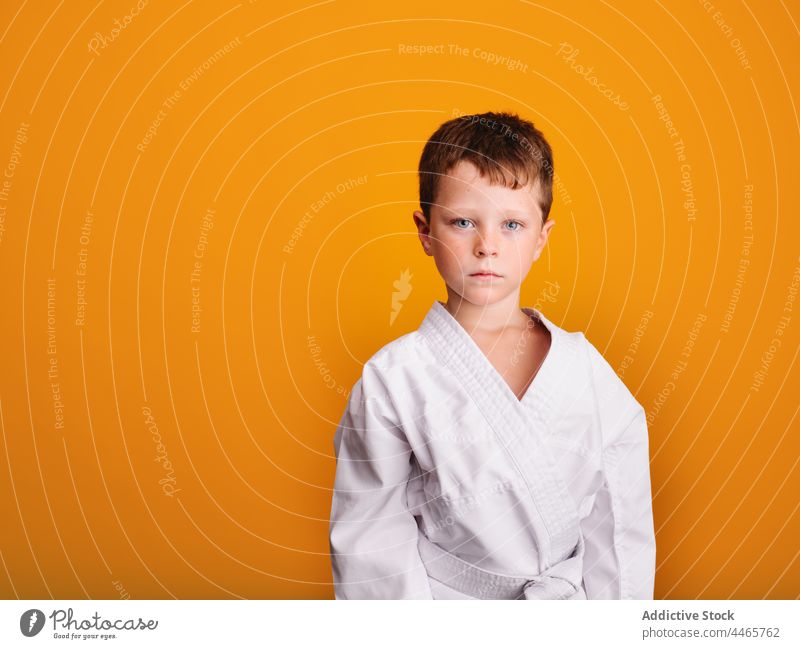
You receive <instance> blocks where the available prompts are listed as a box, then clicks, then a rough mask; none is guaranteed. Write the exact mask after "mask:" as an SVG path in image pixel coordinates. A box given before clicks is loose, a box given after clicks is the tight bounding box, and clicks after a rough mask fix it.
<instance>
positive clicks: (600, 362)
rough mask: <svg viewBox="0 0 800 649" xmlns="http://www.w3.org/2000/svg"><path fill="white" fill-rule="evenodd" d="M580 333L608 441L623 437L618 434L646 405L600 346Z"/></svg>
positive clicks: (640, 413) (608, 442) (642, 411)
mask: <svg viewBox="0 0 800 649" xmlns="http://www.w3.org/2000/svg"><path fill="white" fill-rule="evenodd" d="M581 337H582V339H583V346H584V349H585V351H586V355H587V357H588V362H589V368H590V371H591V375H592V385H593V386H594V391H595V398H596V400H597V407H598V412H599V413H600V419H601V424H602V426H603V428H604V437H605V442H606V443H607V444H610V443H614V442H615V441H621V440H620V438H619V435H621V434H622V433H624V431H625V429H626V428H627V427H628V425H629V424H630V423H631V422H632V421H633V420H634V419H635V418H636V417H638V416H644V408H643V407H642V405H641V404H640V403H639V402H638V401H637V400H636V397H635V396H634V395H633V393H632V392H631V391H630V389H629V388H628V386H627V385H626V384H625V382H624V381H623V380H622V379H621V378H620V377H619V375H618V374H617V373H616V372H615V371H614V368H613V367H611V365H610V364H609V362H608V361H607V360H606V359H605V358H604V357H603V355H602V354H601V353H600V352H599V351H598V349H597V348H596V347H595V346H594V345H593V344H592V343H591V342H590V341H589V340H588V339H587V338H586V336H585V335H583V334H581Z"/></svg>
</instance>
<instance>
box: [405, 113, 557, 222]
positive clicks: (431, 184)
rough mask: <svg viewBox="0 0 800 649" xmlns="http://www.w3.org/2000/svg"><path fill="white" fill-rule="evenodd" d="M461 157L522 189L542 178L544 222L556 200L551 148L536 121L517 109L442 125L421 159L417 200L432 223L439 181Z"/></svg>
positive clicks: (486, 173) (495, 180) (493, 178)
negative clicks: (515, 112)
mask: <svg viewBox="0 0 800 649" xmlns="http://www.w3.org/2000/svg"><path fill="white" fill-rule="evenodd" d="M462 160H466V161H468V162H471V163H472V164H474V165H475V166H476V167H477V168H478V171H479V172H480V175H481V176H483V177H486V176H488V178H489V182H490V183H492V184H503V185H505V186H506V187H508V188H509V189H518V188H520V187H525V186H527V185H531V187H534V186H535V183H536V182H537V180H538V182H539V187H540V188H541V202H540V204H539V205H540V207H541V208H542V223H544V222H546V221H547V218H548V216H549V215H550V207H551V205H552V204H553V152H552V150H551V149H550V144H549V143H548V142H547V140H546V139H545V137H544V135H543V134H542V132H541V131H539V129H537V128H536V127H535V126H534V125H533V123H532V122H529V121H528V120H525V119H522V118H521V117H519V115H515V114H514V113H507V112H501V113H481V114H474V115H462V116H461V117H456V118H454V119H451V120H449V121H447V122H445V123H444V124H442V125H441V126H440V127H439V128H438V129H437V130H436V132H435V133H434V134H433V135H431V137H430V138H429V139H428V141H427V143H426V144H425V147H424V148H423V150H422V156H421V157H420V160H419V202H420V207H422V213H423V214H424V215H425V220H426V221H427V223H428V224H430V222H431V206H432V205H433V204H434V201H435V198H436V190H437V188H438V186H439V180H440V178H441V177H442V176H444V175H446V174H447V172H448V171H450V170H451V169H452V168H453V167H455V166H456V165H457V164H458V163H459V162H461V161H462Z"/></svg>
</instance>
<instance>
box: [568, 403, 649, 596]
mask: <svg viewBox="0 0 800 649" xmlns="http://www.w3.org/2000/svg"><path fill="white" fill-rule="evenodd" d="M603 465H604V475H605V480H604V483H603V485H602V487H601V488H600V490H599V491H598V492H597V496H596V498H595V502H594V508H593V509H592V511H591V513H590V514H589V516H588V517H587V518H586V519H584V520H583V521H582V523H581V530H582V532H583V535H584V541H585V543H586V554H585V555H584V577H583V582H584V588H585V590H586V597H587V598H588V599H653V582H654V579H655V557H656V543H655V534H654V532H653V512H652V498H651V493H650V457H649V453H648V440H647V424H646V420H645V414H644V410H643V409H642V408H641V407H640V408H639V410H638V411H637V413H636V414H635V415H634V417H633V419H632V420H631V421H630V422H629V423H628V424H627V425H626V426H624V428H623V430H622V433H621V434H620V435H619V436H618V438H617V440H616V441H615V443H614V444H612V445H610V446H608V447H607V448H605V449H604V450H603Z"/></svg>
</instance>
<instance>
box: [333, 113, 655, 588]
mask: <svg viewBox="0 0 800 649" xmlns="http://www.w3.org/2000/svg"><path fill="white" fill-rule="evenodd" d="M552 182H553V161H552V153H551V150H550V146H549V144H548V143H547V141H546V140H545V138H544V136H543V135H542V133H541V132H540V131H538V130H537V129H536V128H535V127H534V125H533V124H532V123H530V122H528V121H526V120H523V119H521V118H519V117H518V116H516V115H513V114H509V113H499V114H498V113H485V114H483V115H467V116H465V117H462V118H456V119H452V120H450V121H448V122H446V123H444V124H443V125H442V126H440V127H439V129H438V130H437V131H436V132H435V133H434V134H433V135H432V136H431V138H430V140H428V142H427V144H426V145H425V148H424V150H423V152H422V157H421V159H420V165H419V184H420V205H421V207H422V211H421V212H420V211H415V212H414V221H415V224H416V226H417V229H418V231H419V238H420V241H421V242H422V246H423V249H424V250H425V253H426V254H427V255H429V256H432V257H433V258H434V261H435V263H436V267H437V269H438V270H439V273H440V274H441V276H442V278H443V279H444V281H445V285H446V288H447V303H446V304H443V303H441V302H439V301H437V302H435V303H434V304H433V306H432V307H431V309H430V311H429V312H428V314H427V315H426V316H425V319H424V321H423V322H422V325H421V326H420V328H419V330H417V331H414V332H412V333H409V334H406V335H405V336H402V337H400V338H398V339H397V340H395V341H393V342H391V343H389V344H388V345H386V346H385V347H383V348H382V349H381V350H380V351H378V352H377V353H376V354H375V355H374V356H373V357H372V358H371V359H370V360H369V361H368V362H367V363H366V364H365V365H364V368H363V372H362V376H361V378H360V379H359V380H358V381H357V382H356V384H355V386H354V388H353V390H352V392H351V394H350V397H349V401H348V404H347V407H346V409H345V412H344V415H343V417H342V419H341V422H340V423H339V427H338V428H337V430H336V434H335V436H334V449H335V452H336V457H337V466H336V480H335V485H334V494H333V502H332V509H331V523H330V542H331V555H332V563H333V577H334V587H335V593H336V597H337V599H419V598H423V599H587V598H588V599H615V598H616V599H652V597H653V580H654V572H655V536H654V532H653V517H652V503H651V494H650V473H649V456H648V438H647V427H646V422H645V414H644V410H643V408H642V407H641V406H640V405H639V404H638V403H637V401H636V400H635V399H634V397H633V396H632V395H631V393H630V392H629V391H628V389H627V388H626V387H625V385H624V384H623V383H622V381H621V380H620V379H619V378H618V377H617V375H616V374H615V373H614V371H613V370H612V369H611V367H610V366H609V365H608V363H607V362H606V361H605V360H604V359H603V357H602V356H601V355H600V353H599V352H598V351H597V350H596V349H595V348H594V346H593V345H592V344H591V343H589V341H587V340H586V338H585V337H584V335H583V334H582V333H579V332H575V333H571V332H567V331H565V330H563V329H561V328H559V327H557V326H556V325H555V324H553V323H552V322H550V320H548V319H547V318H546V317H545V316H544V314H542V313H541V312H540V311H538V310H537V309H533V308H520V307H519V294H520V285H521V283H522V281H523V280H524V279H525V276H526V275H527V273H528V271H529V270H530V267H531V265H532V264H533V262H535V261H536V260H538V259H539V256H540V255H541V253H542V250H543V249H544V247H545V244H546V243H547V238H548V236H549V234H550V232H551V231H552V229H553V226H554V222H553V221H552V220H548V217H549V213H550V206H551V203H552Z"/></svg>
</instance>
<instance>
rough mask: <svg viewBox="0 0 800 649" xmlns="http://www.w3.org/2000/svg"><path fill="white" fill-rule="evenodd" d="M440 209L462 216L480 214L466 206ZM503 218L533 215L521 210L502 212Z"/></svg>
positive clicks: (444, 206) (446, 206)
mask: <svg viewBox="0 0 800 649" xmlns="http://www.w3.org/2000/svg"><path fill="white" fill-rule="evenodd" d="M442 207H443V208H444V209H446V210H449V211H451V212H461V213H464V214H476V213H478V212H480V210H476V209H474V208H471V207H466V206H465V207H459V206H457V205H456V206H454V207H450V206H448V205H442ZM503 216H518V217H520V216H526V217H533V216H535V215H534V214H531V213H530V212H523V211H521V210H503Z"/></svg>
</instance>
